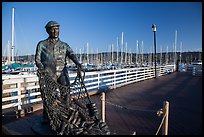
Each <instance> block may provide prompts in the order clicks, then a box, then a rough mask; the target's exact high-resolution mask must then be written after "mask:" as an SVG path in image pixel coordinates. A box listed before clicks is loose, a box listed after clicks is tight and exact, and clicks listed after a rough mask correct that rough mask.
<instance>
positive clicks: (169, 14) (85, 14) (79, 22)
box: [2, 2, 202, 55]
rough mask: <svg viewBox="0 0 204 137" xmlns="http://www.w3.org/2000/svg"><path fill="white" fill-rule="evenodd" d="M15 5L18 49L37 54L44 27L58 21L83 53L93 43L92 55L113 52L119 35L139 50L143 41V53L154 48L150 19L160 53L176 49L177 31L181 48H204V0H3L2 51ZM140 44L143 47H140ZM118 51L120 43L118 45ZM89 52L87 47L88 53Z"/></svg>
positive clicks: (21, 52) (62, 34)
mask: <svg viewBox="0 0 204 137" xmlns="http://www.w3.org/2000/svg"><path fill="white" fill-rule="evenodd" d="M13 7H14V8H15V52H17V50H18V55H30V54H35V50H36V45H37V43H38V42H39V41H40V40H43V39H46V38H47V37H48V34H47V33H46V31H45V28H44V26H45V25H46V23H47V22H48V21H50V20H55V21H57V22H58V23H59V24H60V39H61V40H62V41H65V42H67V43H68V44H69V45H70V46H71V47H72V49H73V50H74V51H75V52H76V50H77V52H79V49H81V50H82V49H83V48H85V46H86V43H87V42H88V43H89V53H90V52H92V51H93V52H96V51H97V49H98V51H99V52H104V51H108V50H109V51H110V45H111V44H114V50H115V51H116V39H117V37H118V38H119V42H120V41H121V35H122V32H124V43H126V42H127V49H128V51H130V50H131V52H135V51H136V41H137V40H138V41H139V45H141V42H142V41H143V48H144V49H143V51H144V53H147V52H150V51H154V49H153V47H154V45H153V32H152V28H151V27H152V23H155V24H156V26H157V32H156V42H157V52H160V49H161V48H162V50H163V52H165V51H166V49H167V46H168V51H172V49H173V43H174V41H175V31H176V30H177V51H179V50H180V42H181V41H182V50H183V51H198V50H199V51H201V50H202V2H58V3H57V2H3V3H2V54H3V52H4V49H5V47H6V46H7V42H8V40H9V41H10V42H11V15H12V8H13ZM140 48H141V47H140ZM119 50H120V45H119ZM85 52H86V51H85Z"/></svg>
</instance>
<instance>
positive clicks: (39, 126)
mask: <svg viewBox="0 0 204 137" xmlns="http://www.w3.org/2000/svg"><path fill="white" fill-rule="evenodd" d="M31 129H32V130H33V132H35V134H37V135H56V133H55V132H54V131H53V130H52V129H51V128H50V126H49V124H48V123H44V122H43V121H42V118H41V117H40V118H39V117H38V118H36V120H35V122H34V124H33V125H32V126H31Z"/></svg>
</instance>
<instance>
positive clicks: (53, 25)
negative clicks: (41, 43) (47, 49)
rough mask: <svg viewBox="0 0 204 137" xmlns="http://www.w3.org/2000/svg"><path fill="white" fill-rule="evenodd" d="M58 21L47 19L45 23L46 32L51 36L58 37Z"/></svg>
mask: <svg viewBox="0 0 204 137" xmlns="http://www.w3.org/2000/svg"><path fill="white" fill-rule="evenodd" d="M59 26H60V25H59V23H57V22H56V21H49V22H48V23H47V24H46V25H45V29H46V32H47V33H48V34H49V36H50V37H51V38H58V37H59Z"/></svg>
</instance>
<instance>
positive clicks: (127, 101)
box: [2, 68, 202, 135]
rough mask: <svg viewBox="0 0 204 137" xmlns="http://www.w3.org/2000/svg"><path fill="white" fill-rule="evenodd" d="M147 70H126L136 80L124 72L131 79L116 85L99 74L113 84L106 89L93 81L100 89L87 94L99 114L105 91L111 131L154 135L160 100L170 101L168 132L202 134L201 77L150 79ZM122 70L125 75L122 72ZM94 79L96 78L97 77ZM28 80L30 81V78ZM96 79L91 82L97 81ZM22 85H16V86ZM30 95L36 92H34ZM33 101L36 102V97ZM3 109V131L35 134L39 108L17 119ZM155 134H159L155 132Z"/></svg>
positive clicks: (188, 74)
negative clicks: (32, 128) (89, 95)
mask: <svg viewBox="0 0 204 137" xmlns="http://www.w3.org/2000/svg"><path fill="white" fill-rule="evenodd" d="M143 69H144V68H143ZM144 70H145V69H144ZM158 70H159V69H158ZM141 71H142V70H141ZM148 71H149V72H151V73H150V74H151V75H150V74H149V73H147V74H149V75H147V74H146V75H142V74H143V73H142V72H141V73H140V74H136V73H134V71H130V72H129V73H132V75H135V76H138V77H137V79H133V76H131V75H130V74H128V75H127V76H128V77H129V78H132V80H133V81H134V82H131V81H129V80H128V79H126V78H125V79H124V81H126V82H128V81H129V83H128V84H124V85H121V83H124V82H121V83H120V82H117V81H115V83H120V85H118V86H117V85H116V84H115V86H114V80H112V79H111V77H113V76H107V75H102V74H100V77H104V80H106V79H105V77H109V78H108V79H107V80H109V79H111V80H110V81H111V82H112V83H113V84H110V83H106V84H105V85H106V86H109V87H111V88H108V89H107V88H101V89H100V88H99V87H97V84H96V86H95V87H96V88H97V89H100V92H95V94H93V95H91V99H92V100H93V102H95V103H96V105H97V107H98V110H99V116H101V99H100V98H101V92H105V96H106V102H105V104H106V110H105V112H106V113H105V117H106V122H107V124H108V126H109V128H110V130H111V131H112V134H116V135H117V134H126V135H131V134H133V133H136V135H155V133H156V131H157V129H158V127H159V124H160V122H161V117H159V116H157V111H158V110H159V109H161V108H162V103H163V101H169V103H170V110H169V111H170V112H169V135H199V134H202V77H194V76H192V72H173V73H171V74H168V75H167V74H165V73H160V74H163V75H160V76H159V77H157V78H154V75H153V74H154V73H153V72H154V70H153V69H152V70H151V69H149V70H148ZM137 72H138V71H137ZM159 72H160V71H159ZM163 72H165V71H163ZM112 73H114V72H112ZM121 73H122V72H120V73H118V74H121ZM124 73H125V74H127V72H126V71H124ZM122 74H123V73H122ZM122 74H121V75H122ZM158 74H159V73H158ZM95 75H96V74H95ZM110 75H111V74H110ZM139 75H142V77H141V76H140V78H139ZM145 76H146V77H147V76H149V78H146V79H144V78H145ZM142 78H143V79H142ZM30 79H31V78H30ZM87 79H88V78H87ZM96 79H97V80H98V78H96ZM118 79H119V78H118ZM139 79H142V80H139ZM26 80H27V79H26ZM32 80H33V81H34V79H32ZM89 80H90V79H89ZM97 80H96V81H92V82H95V83H98V81H97ZM122 80H123V79H122ZM103 82H104V81H103ZM17 85H20V84H17ZM31 86H36V87H37V83H36V84H31ZM87 86H88V85H87ZM116 86H117V87H116ZM103 87H104V86H103ZM22 88H23V87H21V88H19V87H17V89H22ZM91 89H93V88H91V87H90V88H89V90H90V93H91ZM6 91H7V92H9V90H6ZM94 91H95V90H94ZM92 93H93V92H92ZM32 94H34V95H35V94H36V96H37V95H38V94H37V93H32ZM21 96H22V95H21ZM24 96H26V95H24ZM10 99H11V97H10ZM7 100H9V99H7ZM33 100H35V101H36V102H37V101H40V99H33ZM2 101H5V99H4V100H3V99H2ZM35 101H33V102H35ZM28 102H29V101H28ZM30 102H32V101H30ZM7 106H8V105H7ZM2 107H3V106H2ZM15 107H16V108H17V107H19V108H20V109H22V108H23V106H22V103H21V105H20V103H18V104H17V105H16V106H15ZM4 108H5V106H4ZM7 109H8V108H7ZM5 110H6V108H5V109H3V110H2V113H3V114H2V129H3V133H4V134H23V135H33V134H35V133H34V132H33V131H32V130H31V125H32V124H34V122H35V121H36V119H37V118H40V117H41V115H42V109H39V110H38V109H35V110H36V111H34V112H32V113H28V114H27V115H25V116H24V117H21V118H18V119H17V118H16V116H15V112H14V111H10V112H9V111H5ZM159 134H161V133H160V132H159Z"/></svg>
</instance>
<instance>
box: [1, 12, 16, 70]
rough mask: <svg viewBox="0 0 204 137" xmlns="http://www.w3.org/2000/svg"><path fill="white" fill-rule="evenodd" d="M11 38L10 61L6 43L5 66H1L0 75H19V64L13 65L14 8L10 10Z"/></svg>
mask: <svg viewBox="0 0 204 137" xmlns="http://www.w3.org/2000/svg"><path fill="white" fill-rule="evenodd" d="M11 34H12V37H11V39H12V40H11V41H12V43H11V52H12V56H11V60H10V43H9V41H8V45H7V46H8V51H7V52H8V58H7V61H6V62H7V64H6V65H5V66H2V74H19V73H20V64H17V63H15V61H14V8H12V33H11Z"/></svg>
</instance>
